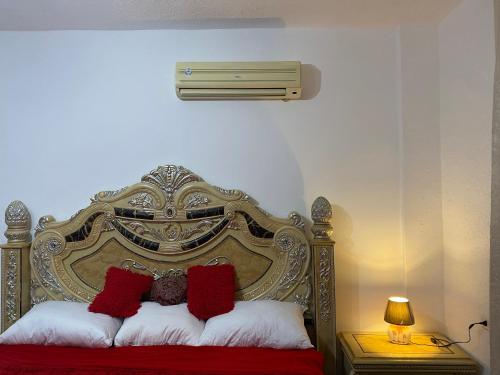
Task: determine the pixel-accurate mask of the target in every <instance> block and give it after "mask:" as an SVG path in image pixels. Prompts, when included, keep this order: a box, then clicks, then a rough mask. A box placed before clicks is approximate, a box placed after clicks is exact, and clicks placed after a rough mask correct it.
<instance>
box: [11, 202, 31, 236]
mask: <svg viewBox="0 0 500 375" xmlns="http://www.w3.org/2000/svg"><path fill="white" fill-rule="evenodd" d="M5 224H7V230H6V231H5V237H7V241H8V243H9V244H19V245H24V244H27V243H30V242H31V232H30V230H31V215H30V213H29V211H28V207H26V205H25V204H24V203H23V202H21V201H13V202H11V203H10V204H9V205H8V206H7V209H6V210H5Z"/></svg>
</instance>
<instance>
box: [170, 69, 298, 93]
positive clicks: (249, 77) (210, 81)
mask: <svg viewBox="0 0 500 375" xmlns="http://www.w3.org/2000/svg"><path fill="white" fill-rule="evenodd" d="M175 76H176V92H177V96H178V97H179V98H180V99H182V100H207V99H282V100H288V99H299V98H300V94H301V86H300V62H299V61H271V62H178V63H177V64H176V74H175Z"/></svg>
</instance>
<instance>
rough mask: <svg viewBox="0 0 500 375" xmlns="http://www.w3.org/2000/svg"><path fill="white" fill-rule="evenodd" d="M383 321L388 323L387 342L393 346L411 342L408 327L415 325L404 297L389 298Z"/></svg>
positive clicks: (406, 299) (408, 304) (407, 301)
mask: <svg viewBox="0 0 500 375" xmlns="http://www.w3.org/2000/svg"><path fill="white" fill-rule="evenodd" d="M384 320H385V321H386V322H387V323H389V329H388V334H389V340H390V341H391V342H392V343H394V344H409V343H410V342H411V332H410V326H411V325H413V324H415V318H414V317H413V311H412V310H411V306H410V301H409V300H408V298H404V297H389V300H388V301H387V307H386V309H385V316H384Z"/></svg>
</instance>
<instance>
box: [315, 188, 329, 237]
mask: <svg viewBox="0 0 500 375" xmlns="http://www.w3.org/2000/svg"><path fill="white" fill-rule="evenodd" d="M311 218H312V220H313V226H312V228H311V231H312V232H313V234H314V238H315V239H330V235H331V234H332V232H333V228H332V226H331V225H330V219H331V218H332V205H331V204H330V202H328V199H326V198H325V197H318V198H316V199H315V200H314V202H313V204H312V207H311Z"/></svg>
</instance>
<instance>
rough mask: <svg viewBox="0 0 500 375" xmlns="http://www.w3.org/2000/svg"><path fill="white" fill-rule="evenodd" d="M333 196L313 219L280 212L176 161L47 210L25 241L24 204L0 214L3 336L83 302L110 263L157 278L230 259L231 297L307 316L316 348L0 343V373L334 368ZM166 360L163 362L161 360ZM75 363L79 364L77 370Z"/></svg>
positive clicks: (321, 201) (315, 209)
mask: <svg viewBox="0 0 500 375" xmlns="http://www.w3.org/2000/svg"><path fill="white" fill-rule="evenodd" d="M331 215H332V210H331V206H330V203H329V202H328V201H327V200H326V199H325V198H323V197H319V198H317V199H316V200H315V201H314V203H313V206H312V209H311V218H312V225H311V226H310V229H309V226H306V222H305V220H304V218H302V217H301V216H300V215H299V214H297V213H296V212H292V213H291V214H290V215H289V217H288V218H286V219H281V218H276V217H274V216H272V215H270V214H269V213H267V212H266V211H265V210H263V209H262V208H260V207H259V205H258V203H257V202H256V201H255V200H254V199H253V198H251V197H250V196H249V195H247V194H245V193H244V192H242V191H239V190H235V189H231V190H228V189H223V188H220V187H217V186H214V185H211V184H208V183H206V182H205V181H204V180H203V179H202V178H201V177H200V176H198V175H197V174H195V173H193V172H191V171H190V170H188V169H186V168H183V167H181V166H174V165H165V166H159V167H158V168H156V169H154V170H152V171H151V172H150V173H148V174H146V175H145V176H143V177H142V179H141V182H139V183H136V184H133V185H130V186H127V187H125V188H122V189H119V190H115V191H102V192H100V193H98V194H96V195H94V196H93V197H92V198H91V204H90V205H89V206H88V207H86V208H84V209H82V210H80V211H78V212H77V213H76V214H74V215H73V216H72V217H71V218H70V219H68V220H65V221H56V220H55V219H54V217H52V216H43V217H42V218H41V219H40V220H39V222H38V224H37V225H36V228H35V233H34V236H33V238H32V233H31V217H30V214H29V211H28V209H27V207H26V206H25V205H24V204H23V203H22V202H20V201H14V202H12V203H11V204H10V205H9V206H8V208H7V210H6V214H5V220H6V224H7V231H6V233H5V235H6V237H7V243H6V244H5V245H2V252H1V255H2V270H1V277H2V305H1V309H2V317H1V326H2V331H5V330H6V329H7V328H8V327H10V326H11V325H12V324H14V323H15V322H16V321H17V320H19V319H20V318H21V317H22V316H23V315H24V314H25V313H26V312H27V311H29V310H30V308H31V307H32V306H33V305H36V304H39V303H42V302H44V301H51V300H56V301H57V300H63V301H78V302H90V301H92V300H93V299H94V297H95V296H96V294H97V293H99V292H100V290H101V289H102V288H103V284H104V278H105V272H106V269H107V268H108V267H109V266H115V267H122V268H126V269H130V270H134V271H136V272H139V273H145V274H150V275H153V276H154V277H160V276H162V275H165V274H168V273H172V272H184V271H185V270H186V269H187V268H188V267H190V266H194V265H219V264H226V263H230V264H232V265H233V266H234V268H235V270H236V279H237V288H236V289H237V290H236V299H237V300H242V301H252V300H267V299H273V300H278V301H288V302H293V303H296V304H299V305H301V306H302V307H303V309H304V310H305V311H306V313H305V322H306V326H307V327H308V332H309V333H310V337H311V339H312V342H313V343H314V344H315V349H309V350H276V349H265V348H264V349H263V348H230V347H188V346H166V347H165V346H164V347H121V348H110V349H83V348H66V347H49V346H47V347H43V346H31V345H17V346H16V345H0V373H2V374H18V373H33V374H53V373H54V374H55V373H57V374H59V373H74V371H73V370H74V369H75V368H78V370H79V372H78V373H81V374H87V373H88V374H90V373H92V374H99V373H117V374H150V373H151V374H152V373H156V374H175V375H180V374H248V375H250V374H289V375H294V374H297V375H299V374H300V375H302V374H304V375H313V374H321V373H322V371H321V370H322V367H323V371H324V373H325V374H327V375H328V374H332V373H333V369H334V364H335V296H334V290H335V289H334V287H335V280H334V263H333V259H334V258H333V251H334V246H333V245H334V244H333V241H332V240H331V238H330V235H331V232H332V228H331V226H330V224H329V220H330V218H331ZM165 358H170V360H168V361H167V360H165ZM79 364H80V365H79Z"/></svg>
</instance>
